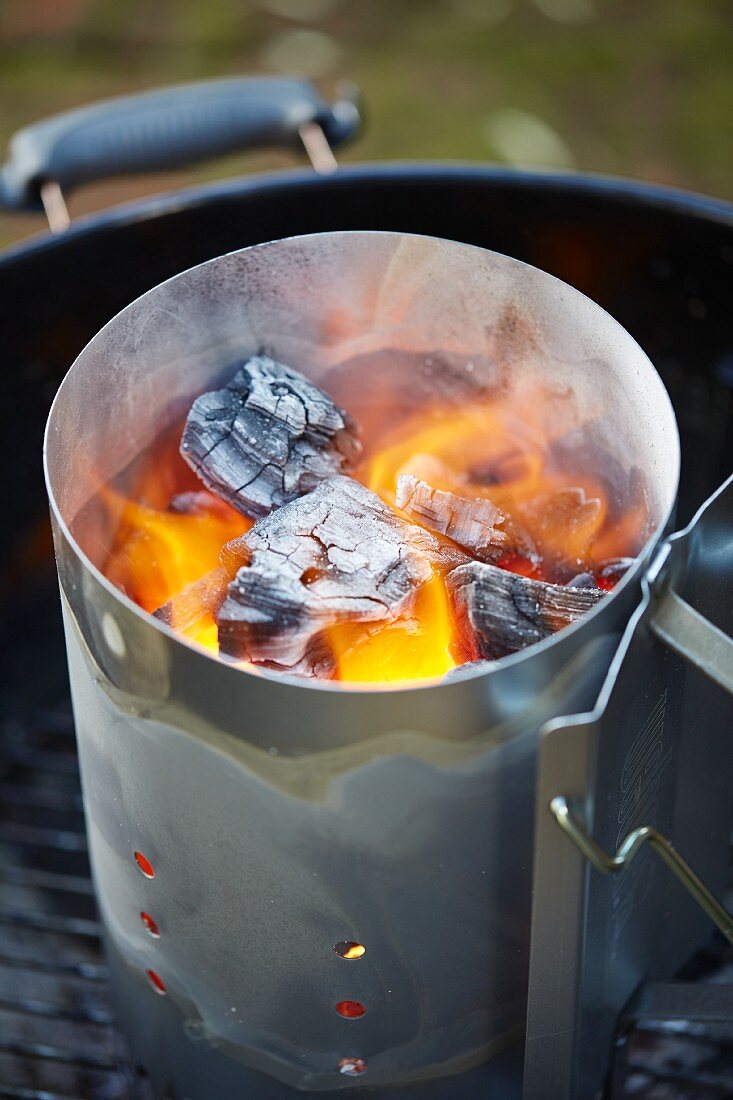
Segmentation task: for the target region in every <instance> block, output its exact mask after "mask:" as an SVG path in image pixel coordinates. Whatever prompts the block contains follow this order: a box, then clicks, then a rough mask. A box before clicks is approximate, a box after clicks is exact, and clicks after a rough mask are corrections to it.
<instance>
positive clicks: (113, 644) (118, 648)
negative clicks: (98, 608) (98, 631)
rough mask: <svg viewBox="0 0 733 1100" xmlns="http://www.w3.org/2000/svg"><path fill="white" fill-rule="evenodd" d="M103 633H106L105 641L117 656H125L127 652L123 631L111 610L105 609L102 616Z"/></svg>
mask: <svg viewBox="0 0 733 1100" xmlns="http://www.w3.org/2000/svg"><path fill="white" fill-rule="evenodd" d="M102 633H103V634H104V640H105V642H106V643H107V645H108V646H109V648H110V649H111V650H112V652H113V653H114V655H115V657H119V658H122V657H124V656H125V654H126V653H127V647H126V645H125V639H124V638H123V637H122V631H121V630H120V628H119V626H118V625H117V620H116V619H115V618H114V617H113V616H112V615H110V613H109V611H105V613H104V615H103V616H102Z"/></svg>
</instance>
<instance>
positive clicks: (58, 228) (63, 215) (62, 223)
mask: <svg viewBox="0 0 733 1100" xmlns="http://www.w3.org/2000/svg"><path fill="white" fill-rule="evenodd" d="M39 191H40V195H41V202H42V203H43V209H44V212H45V214H46V220H47V221H48V228H49V229H50V230H51V232H52V233H63V232H64V230H65V229H68V228H69V226H70V225H71V215H70V214H69V208H68V207H67V205H66V199H65V198H64V193H63V191H62V190H61V188H60V187H59V185H58V184H57V183H56V181H55V180H45V181H44V182H43V183H42V184H41V186H40V188H39Z"/></svg>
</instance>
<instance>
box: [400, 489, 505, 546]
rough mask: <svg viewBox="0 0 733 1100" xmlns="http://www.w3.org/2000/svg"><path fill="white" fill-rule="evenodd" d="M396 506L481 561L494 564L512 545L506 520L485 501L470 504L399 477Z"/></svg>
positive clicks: (465, 499) (496, 509)
mask: <svg viewBox="0 0 733 1100" xmlns="http://www.w3.org/2000/svg"><path fill="white" fill-rule="evenodd" d="M396 504H397V507H398V508H401V509H402V511H403V512H405V513H406V514H407V515H408V516H410V518H411V519H414V520H415V522H416V523H420V524H422V526H423V527H428V528H429V529H430V530H431V531H435V532H436V533H437V534H439V535H445V536H446V537H447V538H449V539H451V540H452V541H453V542H455V543H457V544H458V546H461V547H463V549H464V550H467V551H468V552H469V553H470V554H472V555H473V556H474V557H476V558H479V559H480V560H481V561H497V560H498V559H499V558H500V557H501V556H502V554H503V553H505V551H506V550H508V549H509V548H510V546H511V545H512V540H511V539H510V535H509V525H508V524H507V517H506V516H505V515H504V513H503V512H502V511H501V509H500V508H497V507H496V505H495V504H493V503H492V502H491V501H490V500H486V499H485V498H477V499H475V500H469V499H467V498H466V497H461V496H458V495H457V494H456V493H450V492H446V491H445V490H443V489H433V488H432V486H430V485H428V484H427V482H425V481H420V480H418V478H416V477H412V475H410V474H401V475H400V476H399V477H398V479H397V498H396Z"/></svg>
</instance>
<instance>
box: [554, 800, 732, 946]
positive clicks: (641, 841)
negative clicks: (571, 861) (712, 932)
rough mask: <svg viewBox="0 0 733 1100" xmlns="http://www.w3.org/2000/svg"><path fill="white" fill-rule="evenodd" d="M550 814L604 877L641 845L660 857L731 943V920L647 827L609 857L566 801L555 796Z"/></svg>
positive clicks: (632, 834)
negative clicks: (649, 848) (646, 845)
mask: <svg viewBox="0 0 733 1100" xmlns="http://www.w3.org/2000/svg"><path fill="white" fill-rule="evenodd" d="M550 812H551V814H552V815H553V817H554V818H555V820H556V821H557V823H558V825H559V826H560V828H561V829H562V830H563V831H564V832H565V833H567V835H568V836H569V837H570V839H571V840H572V841H573V843H574V844H575V846H576V847H577V848H578V849H579V850H580V852H581V853H582V854H583V855H584V856H585V858H586V859H587V860H588V861H589V863H591V864H592V865H593V866H594V867H595V868H596V870H597V871H600V872H601V873H602V874H604V875H611V874H617V873H618V872H619V871H623V870H624V868H626V867H628V865H629V864H630V863H631V861H632V860H633V858H634V856H635V855H636V853H637V852H638V851H640V849H641V848H643V846H644V845H645V844H647V843H648V844H649V846H650V847H651V848H653V850H654V851H655V852H656V853H657V855H658V856H660V858H661V859H663V860H664V862H665V863H666V864H667V866H668V867H669V869H670V871H672V873H673V874H674V875H675V876H676V877H677V878H678V879H679V881H680V882H681V883H682V885H683V886H684V888H685V889H686V890H687V892H688V893H689V894H690V895H691V896H692V897H693V898H694V899H695V901H696V902H697V904H698V905H699V906H700V908H701V909H702V910H703V911H704V912H705V913H706V914H707V915H708V916H709V917H710V919H711V920H712V921H713V923H714V924H715V925H716V926H717V927H718V928H719V929H720V931H721V932H722V933H723V935H724V936H725V938H726V939H727V940H728V941H729V942H730V943H733V917H732V916H731V915H730V913H729V912H728V910H727V909H725V907H724V906H723V905H721V903H720V902H719V901H718V899H717V898H715V897H714V896H713V895H712V894H711V893H710V891H709V890H708V888H707V886H706V885H705V883H704V882H702V881H701V880H700V879H699V878H698V877H697V875H696V874H695V872H694V871H693V870H692V868H691V867H690V865H689V864H688V863H686V862H685V860H684V859H683V858H682V856H681V855H680V854H679V852H678V851H677V849H676V848H675V847H674V845H673V844H672V842H671V841H670V840H669V839H668V838H667V837H666V836H664V835H663V834H662V833H660V832H659V831H658V830H657V829H655V828H653V827H652V826H651V825H642V826H640V827H639V828H638V829H633V830H632V831H631V832H630V833H629V835H628V836H627V837H626V839H625V840H624V841H623V842H622V844H621V846H620V847H619V849H618V851H617V852H616V855H614V856H611V855H609V854H608V853H607V852H604V850H603V849H602V848H601V847H600V845H598V844H596V842H595V840H594V839H593V837H592V836H591V835H590V833H588V831H587V830H586V829H585V828H584V827H583V826H582V825H581V824H580V823H579V822H578V821H577V820H576V819H575V818H574V817H573V815H572V813H571V810H570V805H569V803H568V799H567V798H565V797H564V796H563V795H556V797H555V798H553V799H552V801H551V802H550Z"/></svg>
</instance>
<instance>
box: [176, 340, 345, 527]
mask: <svg viewBox="0 0 733 1100" xmlns="http://www.w3.org/2000/svg"><path fill="white" fill-rule="evenodd" d="M181 454H182V456H183V458H184V459H185V460H186V462H187V463H188V464H189V466H191V467H192V468H193V470H194V471H195V472H196V473H197V474H198V476H199V477H200V478H201V480H202V481H203V482H204V484H205V485H206V486H207V488H209V489H211V490H212V492H214V493H217V494H218V495H219V496H220V497H222V498H223V499H224V500H226V501H227V502H228V503H229V504H231V505H232V506H233V507H234V508H236V509H237V510H238V511H240V512H242V513H243V514H244V515H246V516H250V517H251V518H253V519H261V518H262V517H263V516H266V515H268V514H269V512H271V511H272V509H273V508H280V507H281V506H282V505H284V504H287V503H288V502H289V501H291V500H294V499H295V498H296V497H299V496H302V495H303V494H304V493H308V492H310V491H311V490H312V489H313V488H315V486H316V485H317V484H318V483H319V482H320V481H323V480H324V478H328V477H332V476H333V475H336V474H341V473H345V472H346V471H348V470H350V469H351V468H352V467H353V466H354V465H355V463H356V462H357V461H358V459H359V456H360V454H361V443H360V442H359V439H358V429H357V426H356V424H355V423H354V421H353V420H352V419H351V417H350V416H349V415H348V413H346V412H344V411H343V410H342V409H339V408H337V406H336V405H335V404H334V403H333V401H332V400H331V398H330V397H329V396H328V394H326V393H324V392H323V390H320V389H318V387H317V386H314V385H313V383H312V382H309V381H308V379H307V378H304V377H303V375H302V374H299V373H298V372H297V371H295V370H291V368H290V367H285V366H283V365H282V364H281V363H276V362H275V361H274V360H273V359H270V358H269V357H268V356H265V355H258V356H255V357H253V358H252V359H249V360H247V362H246V363H244V364H243V366H241V367H240V368H239V370H238V371H237V373H236V374H235V375H234V377H233V378H232V380H231V382H229V384H228V385H227V386H226V387H225V388H224V389H221V390H214V391H211V392H210V393H204V394H202V395H201V397H198V398H197V399H196V401H195V402H194V404H193V406H192V408H191V411H190V413H189V414H188V419H187V421H186V426H185V428H184V431H183V437H182V439H181Z"/></svg>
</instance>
